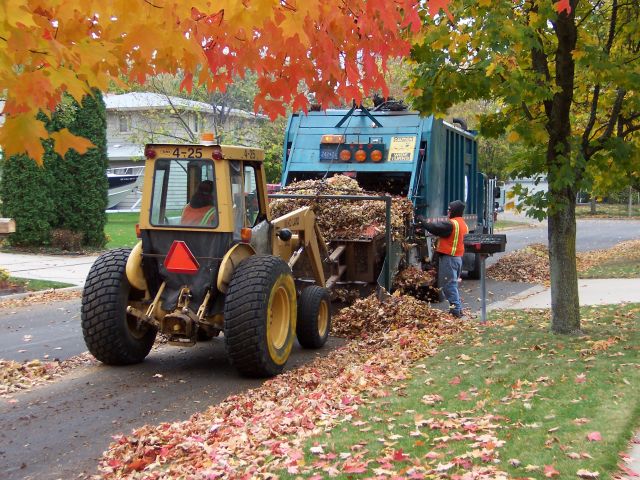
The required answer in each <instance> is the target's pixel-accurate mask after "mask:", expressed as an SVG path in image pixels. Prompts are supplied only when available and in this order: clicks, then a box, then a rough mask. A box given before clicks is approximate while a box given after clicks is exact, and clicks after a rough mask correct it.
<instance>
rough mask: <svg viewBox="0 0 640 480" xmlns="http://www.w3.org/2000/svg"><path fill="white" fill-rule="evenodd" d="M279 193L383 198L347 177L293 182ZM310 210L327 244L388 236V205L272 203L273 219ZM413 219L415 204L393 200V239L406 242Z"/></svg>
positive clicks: (310, 201) (375, 202) (318, 201)
mask: <svg viewBox="0 0 640 480" xmlns="http://www.w3.org/2000/svg"><path fill="white" fill-rule="evenodd" d="M279 193H288V194H297V195H357V196H369V195H374V196H380V195H385V194H384V193H378V192H368V191H366V190H364V189H362V188H361V187H360V185H359V184H358V182H357V181H356V180H354V179H352V178H349V177H347V176H345V175H336V176H333V177H331V178H328V179H321V180H303V181H300V182H294V183H292V184H290V185H289V186H287V187H285V188H284V189H282V191H281V192H279ZM305 206H308V207H311V209H312V210H313V212H314V213H315V214H316V222H317V224H318V227H319V228H320V231H321V232H322V236H323V237H324V239H325V240H327V241H328V240H332V239H347V240H355V239H361V238H373V237H376V236H378V235H380V234H383V233H384V232H385V225H386V215H385V212H386V207H385V202H383V201H378V200H363V201H355V200H323V199H320V198H318V199H297V198H287V199H273V200H271V202H270V203H269V207H270V208H271V215H272V216H273V217H280V216H282V215H285V214H287V213H289V212H292V211H294V210H296V209H298V208H300V207H305ZM412 219H413V204H412V203H411V201H410V200H409V199H407V198H406V197H393V199H392V205H391V228H392V235H393V236H394V238H404V234H403V233H404V231H405V227H406V225H407V224H408V223H409V222H411V221H412Z"/></svg>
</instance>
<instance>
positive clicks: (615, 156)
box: [411, 0, 640, 193]
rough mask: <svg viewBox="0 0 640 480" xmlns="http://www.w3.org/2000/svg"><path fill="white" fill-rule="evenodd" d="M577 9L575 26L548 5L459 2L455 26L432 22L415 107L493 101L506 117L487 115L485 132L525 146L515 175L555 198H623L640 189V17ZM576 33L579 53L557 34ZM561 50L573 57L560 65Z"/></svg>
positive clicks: (635, 10)
mask: <svg viewBox="0 0 640 480" xmlns="http://www.w3.org/2000/svg"><path fill="white" fill-rule="evenodd" d="M571 4H572V12H573V13H572V16H571V17H569V18H568V19H567V23H562V22H559V15H558V14H557V12H556V10H555V5H554V2H552V1H550V0H543V1H538V2H531V1H526V2H522V3H519V4H518V3H517V4H514V3H513V2H512V1H510V0H499V1H496V2H487V1H480V2H478V1H477V0H461V1H460V2H454V3H453V4H452V5H451V12H452V14H453V17H454V18H455V19H456V21H455V24H452V23H450V22H449V21H448V20H447V19H446V18H445V17H440V18H437V19H435V20H432V19H430V18H428V17H425V20H424V21H425V25H424V29H423V31H424V33H425V36H424V40H423V42H422V43H421V44H420V45H416V46H414V49H413V51H412V57H413V59H414V60H415V61H416V62H417V66H416V68H415V70H414V79H413V82H412V84H411V91H412V92H414V93H417V95H416V97H415V98H414V105H415V106H416V107H418V108H419V109H420V110H421V111H425V112H445V111H446V110H447V109H449V108H450V107H451V106H452V105H456V104H458V103H461V102H465V101H467V100H469V99H482V100H484V101H494V102H496V104H497V105H500V108H499V109H497V110H496V111H493V112H485V113H483V114H481V115H480V132H481V133H482V134H483V135H485V136H489V137H497V136H500V135H502V134H506V135H507V138H508V139H509V141H510V142H511V143H513V144H519V145H521V146H522V147H521V152H520V153H519V154H518V155H517V156H511V157H510V160H509V164H510V167H511V170H512V171H513V173H514V175H517V176H526V177H529V176H532V175H535V174H549V176H550V181H551V184H552V185H551V189H552V191H553V190H555V189H556V188H557V189H567V188H568V189H570V190H571V191H577V190H580V189H582V190H586V191H591V189H592V188H597V189H598V191H600V192H601V193H604V192H607V191H612V190H614V191H615V190H620V189H622V188H623V187H624V186H626V185H628V184H629V183H633V182H637V181H638V179H640V140H639V131H640V124H639V123H638V121H639V119H640V115H639V114H640V98H639V97H640V96H639V95H638V91H637V89H638V85H640V66H639V65H640V62H638V61H637V57H636V56H637V52H638V49H639V48H640V41H639V40H638V39H639V38H640V8H639V7H638V6H637V4H634V3H633V2H631V3H622V2H599V3H597V4H594V3H592V2H571ZM573 15H575V18H574V17H573ZM567 25H568V26H567ZM574 27H575V29H576V35H577V40H576V44H575V46H574V47H572V46H571V45H570V44H569V43H566V42H567V40H568V37H563V36H562V35H561V34H559V33H558V31H559V29H560V28H563V29H566V30H567V32H569V33H570V31H571V28H574ZM610 32H611V34H613V35H612V36H610ZM559 47H561V48H569V50H570V52H571V55H570V58H568V59H567V58H563V59H561V60H562V61H563V62H564V63H562V64H559V63H558V61H559V57H558V51H559V50H558V49H559ZM534 60H535V61H534ZM571 61H573V62H574V63H575V71H574V70H572V68H574V66H572V65H570V62H571ZM547 72H548V73H547ZM565 86H568V87H569V89H568V90H563V88H564V87H565ZM594 92H597V95H596V94H594ZM562 101H567V102H569V104H570V110H569V116H568V117H567V120H566V121H564V120H563V121H560V120H559V117H558V115H559V113H560V108H559V105H560V103H561V102H562ZM562 129H566V132H563V131H561V130H562ZM550 134H551V135H550ZM559 155H563V157H562V158H560V157H559Z"/></svg>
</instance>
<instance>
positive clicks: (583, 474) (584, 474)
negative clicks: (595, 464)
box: [576, 468, 600, 479]
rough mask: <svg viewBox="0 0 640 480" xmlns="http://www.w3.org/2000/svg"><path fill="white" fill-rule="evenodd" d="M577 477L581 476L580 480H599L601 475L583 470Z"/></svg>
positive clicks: (578, 472)
mask: <svg viewBox="0 0 640 480" xmlns="http://www.w3.org/2000/svg"><path fill="white" fill-rule="evenodd" d="M576 475H577V476H579V477H580V478H587V479H592V478H598V477H599V476H600V473H599V472H591V471H589V470H585V469H584V468H582V469H580V470H578V471H577V472H576Z"/></svg>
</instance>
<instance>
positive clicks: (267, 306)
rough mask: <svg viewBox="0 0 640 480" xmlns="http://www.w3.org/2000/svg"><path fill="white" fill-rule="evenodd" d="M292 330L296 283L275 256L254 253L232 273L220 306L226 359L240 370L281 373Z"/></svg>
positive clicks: (249, 373)
mask: <svg viewBox="0 0 640 480" xmlns="http://www.w3.org/2000/svg"><path fill="white" fill-rule="evenodd" d="M295 331H296V287H295V283H294V281H293V275H292V274H291V269H290V268H289V265H288V264H287V263H286V262H285V261H284V260H282V259H281V258H279V257H275V256H271V255H254V256H252V257H249V258H247V259H245V260H243V261H242V262H241V263H240V265H238V268H237V269H236V271H235V272H234V273H233V277H232V279H231V282H229V289H228V291H227V296H226V299H225V305H224V338H225V345H226V348H227V353H228V355H229V357H230V359H231V363H232V364H233V365H234V366H235V367H236V369H237V370H238V371H239V372H240V373H241V374H243V375H247V376H251V377H269V376H273V375H277V374H278V373H280V372H282V370H283V368H284V365H285V363H286V362H287V360H288V359H289V355H290V354H291V348H292V347H293V340H294V336H295Z"/></svg>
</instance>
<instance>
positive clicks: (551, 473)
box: [544, 465, 560, 478]
mask: <svg viewBox="0 0 640 480" xmlns="http://www.w3.org/2000/svg"><path fill="white" fill-rule="evenodd" d="M558 475H560V472H559V471H558V470H556V469H555V467H554V466H553V465H545V466H544V476H545V477H547V478H552V477H557V476H558Z"/></svg>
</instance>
